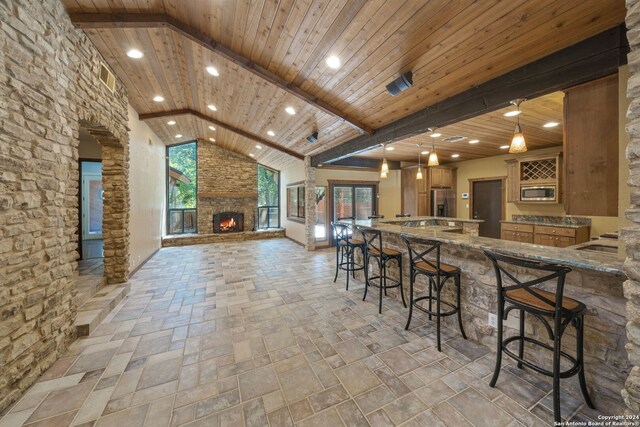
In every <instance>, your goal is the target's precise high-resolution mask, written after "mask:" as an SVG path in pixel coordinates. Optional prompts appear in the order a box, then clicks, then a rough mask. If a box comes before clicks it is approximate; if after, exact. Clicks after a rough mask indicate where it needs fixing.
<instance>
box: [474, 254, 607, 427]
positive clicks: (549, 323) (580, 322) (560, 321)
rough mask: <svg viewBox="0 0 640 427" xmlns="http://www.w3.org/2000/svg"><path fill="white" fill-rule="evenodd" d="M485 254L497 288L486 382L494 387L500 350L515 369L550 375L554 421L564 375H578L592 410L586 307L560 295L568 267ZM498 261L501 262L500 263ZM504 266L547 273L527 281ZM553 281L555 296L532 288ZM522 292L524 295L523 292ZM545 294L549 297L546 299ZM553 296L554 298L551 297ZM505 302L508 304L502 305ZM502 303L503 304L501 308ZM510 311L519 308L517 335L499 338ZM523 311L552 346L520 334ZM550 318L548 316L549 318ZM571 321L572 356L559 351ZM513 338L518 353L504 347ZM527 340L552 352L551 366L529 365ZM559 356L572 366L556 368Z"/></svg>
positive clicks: (496, 379)
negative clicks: (494, 329) (494, 344)
mask: <svg viewBox="0 0 640 427" xmlns="http://www.w3.org/2000/svg"><path fill="white" fill-rule="evenodd" d="M484 253H485V255H486V256H487V257H488V258H489V260H490V261H491V263H492V264H493V267H494V270H495V273H496V284H497V290H498V337H497V338H498V339H497V346H498V348H497V355H496V366H495V369H494V372H493V377H492V378H491V382H490V383H489V385H490V386H491V387H495V385H496V382H497V381H498V376H499V374H500V366H501V363H502V353H503V352H504V353H505V354H507V355H508V356H509V357H511V358H512V359H514V360H516V361H517V362H518V364H517V365H518V368H520V369H522V365H524V366H526V367H528V368H530V369H532V370H534V371H536V372H538V373H540V374H542V375H545V376H548V377H552V378H553V416H554V420H555V421H556V422H558V423H559V422H561V420H562V417H561V414H560V379H561V378H568V377H572V376H574V375H576V374H577V375H578V379H579V382H580V390H581V391H582V395H583V397H584V400H585V402H586V403H587V405H588V406H589V407H590V408H593V409H595V406H594V404H593V402H592V401H591V397H590V396H589V391H588V390H587V383H586V379H585V376H584V349H583V343H584V314H585V312H586V306H585V305H584V304H583V303H581V302H580V301H576V300H574V299H570V298H566V297H564V296H563V294H564V282H565V278H566V276H567V274H568V273H569V272H571V269H570V268H568V267H565V266H562V265H557V264H548V263H545V262H538V261H530V260H524V259H521V258H514V257H509V256H505V255H499V254H496V253H492V252H489V251H484ZM501 263H502V264H501ZM504 265H512V266H515V267H521V268H527V269H531V270H537V271H545V272H548V273H549V274H547V275H545V276H543V277H540V278H536V279H534V280H530V281H521V280H518V279H517V278H516V277H515V276H514V275H513V274H512V273H510V272H509V271H507V270H506V268H505V266H504ZM503 274H504V275H505V276H506V277H508V278H509V280H510V281H511V282H513V283H514V284H513V285H510V286H505V285H504V283H503ZM553 280H554V281H555V282H556V289H555V295H554V294H553V293H551V292H548V291H544V290H542V289H539V288H535V286H536V285H540V284H542V283H545V282H551V281H553ZM513 291H520V295H525V296H527V297H528V298H533V300H531V301H534V302H535V303H538V304H542V305H543V307H544V306H548V307H549V308H548V309H545V308H537V307H536V306H533V305H531V304H527V303H525V302H523V301H522V300H518V299H514V297H513V295H514V294H512V296H511V297H510V296H509V293H510V292H513ZM523 292H525V294H523ZM549 296H550V297H551V298H549ZM554 297H555V300H553V299H552V298H554ZM567 302H570V303H571V304H572V305H575V307H574V308H572V309H568V308H565V307H564V304H566V303H567ZM506 303H509V305H508V306H506ZM505 306H506V307H505ZM512 310H519V312H520V325H519V326H520V328H519V331H518V335H516V336H513V337H509V338H507V339H503V323H504V320H507V317H508V315H509V313H510V312H511V311H512ZM525 313H529V314H531V315H532V316H534V317H535V318H537V319H538V320H540V321H541V323H542V325H543V326H544V327H545V330H546V331H547V334H548V336H549V339H550V340H552V341H553V346H551V345H549V344H547V343H544V342H542V341H539V340H537V339H534V338H531V337H527V336H525V335H524V324H525ZM549 318H550V319H549ZM570 324H572V325H573V326H574V327H575V328H576V356H575V357H573V356H571V355H569V354H568V353H566V352H564V351H562V335H563V334H564V332H565V330H566V328H567V326H569V325H570ZM514 341H518V342H519V344H520V345H519V348H518V354H515V353H514V352H512V351H511V350H509V349H508V345H509V344H510V343H512V342H514ZM525 341H526V342H528V343H531V344H534V345H537V346H539V347H542V348H544V349H547V350H550V351H552V352H553V367H552V370H551V371H549V370H547V369H544V368H541V367H540V366H537V365H535V364H533V363H532V362H530V361H528V360H526V359H525V358H524V343H525ZM561 359H565V360H567V361H568V362H569V363H570V364H571V365H572V366H571V367H570V368H568V369H566V370H564V371H561V370H560V369H561V368H560V361H561Z"/></svg>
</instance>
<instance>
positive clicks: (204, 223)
mask: <svg viewBox="0 0 640 427" xmlns="http://www.w3.org/2000/svg"><path fill="white" fill-rule="evenodd" d="M206 193H228V194H232V193H245V194H246V193H251V194H256V197H252V198H245V197H242V198H235V197H207V196H206ZM257 194H258V164H257V163H256V162H255V160H252V159H250V158H248V157H245V156H242V155H240V154H237V153H234V152H231V151H228V150H225V149H224V148H220V147H218V146H217V145H215V144H213V143H211V142H209V141H204V140H198V234H211V233H213V214H216V213H219V212H227V211H233V212H242V213H244V229H245V230H246V231H250V230H253V227H254V224H255V221H257V218H255V217H256V216H257V214H258V212H257V210H258V198H257Z"/></svg>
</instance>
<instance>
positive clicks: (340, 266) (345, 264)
mask: <svg viewBox="0 0 640 427" xmlns="http://www.w3.org/2000/svg"><path fill="white" fill-rule="evenodd" d="M347 219H352V218H338V220H339V221H340V220H347ZM331 228H332V229H333V235H334V238H335V240H336V275H335V277H334V278H333V282H334V283H335V282H336V280H338V272H339V271H340V270H344V271H346V272H347V287H346V290H349V273H351V275H352V276H353V278H355V277H356V271H358V270H363V269H364V263H363V264H356V262H355V251H356V249H360V251H361V252H362V258H363V260H364V242H361V241H359V240H352V239H351V231H352V228H351V226H349V225H347V224H341V223H336V222H333V221H332V222H331ZM345 257H346V261H345Z"/></svg>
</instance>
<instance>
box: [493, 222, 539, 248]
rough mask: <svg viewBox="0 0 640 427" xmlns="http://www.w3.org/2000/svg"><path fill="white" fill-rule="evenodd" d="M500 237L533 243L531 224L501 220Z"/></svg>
mask: <svg viewBox="0 0 640 427" xmlns="http://www.w3.org/2000/svg"><path fill="white" fill-rule="evenodd" d="M500 237H501V238H502V240H511V241H512V242H521V243H533V225H530V224H513V223H508V222H503V223H502V226H501V236H500Z"/></svg>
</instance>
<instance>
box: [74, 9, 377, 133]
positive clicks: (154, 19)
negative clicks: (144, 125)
mask: <svg viewBox="0 0 640 427" xmlns="http://www.w3.org/2000/svg"><path fill="white" fill-rule="evenodd" d="M69 17H70V18H71V22H73V24H74V25H75V26H76V28H81V29H91V28H169V29H171V30H173V31H175V32H177V33H179V34H181V35H182V36H184V37H186V38H188V39H189V40H191V41H193V42H195V43H197V44H199V45H200V46H202V47H204V48H205V49H208V50H210V51H212V52H215V53H217V54H218V55H221V56H223V57H224V58H226V59H227V60H229V61H231V62H233V63H234V64H236V65H238V66H240V67H242V68H243V69H245V70H247V71H249V72H250V73H252V74H254V75H256V76H258V77H260V78H262V79H264V80H266V81H267V82H269V83H271V84H273V85H275V86H277V87H279V88H280V89H282V90H285V91H286V92H288V93H290V94H292V95H294V96H295V97H297V98H298V99H300V100H302V101H304V102H306V103H308V104H310V105H313V106H314V107H316V108H318V109H319V110H321V111H323V112H325V113H327V114H330V115H331V116H333V117H335V118H336V119H338V120H340V121H342V122H344V123H346V124H348V125H350V126H352V127H354V128H356V129H358V130H359V131H361V132H365V133H367V134H369V135H371V134H372V133H373V129H372V128H371V127H370V126H367V125H365V124H364V123H362V122H360V121H359V120H357V119H355V118H353V117H351V116H349V115H348V114H345V113H343V112H341V111H339V110H338V109H336V108H334V107H332V106H331V105H329V104H327V103H326V102H324V101H323V100H321V99H319V98H318V97H316V96H314V95H311V94H310V93H308V92H306V91H304V90H302V89H301V88H300V87H299V86H296V85H295V84H293V83H291V82H288V81H286V80H285V79H283V78H281V77H279V76H277V75H276V74H274V73H272V72H271V71H269V70H267V69H266V68H264V67H261V66H260V65H258V64H256V63H255V62H253V61H251V60H250V59H248V58H246V57H244V56H242V55H240V54H239V53H237V52H235V51H233V50H231V49H229V48H228V47H226V46H223V45H221V44H220V43H218V42H216V41H215V40H213V38H211V37H209V36H208V35H206V34H204V33H201V32H199V31H197V30H195V29H193V28H191V27H190V26H188V25H187V24H185V23H183V22H181V21H179V20H177V19H176V18H174V17H172V16H169V15H165V14H158V13H127V14H120V13H71V14H69Z"/></svg>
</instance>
